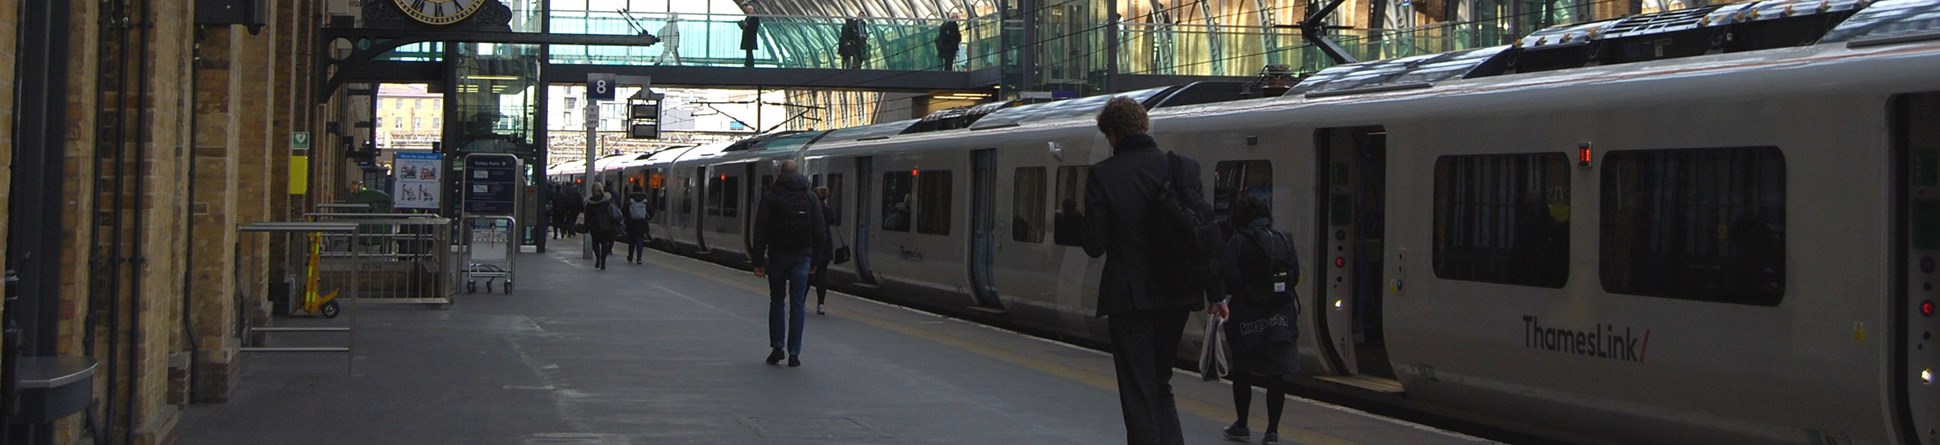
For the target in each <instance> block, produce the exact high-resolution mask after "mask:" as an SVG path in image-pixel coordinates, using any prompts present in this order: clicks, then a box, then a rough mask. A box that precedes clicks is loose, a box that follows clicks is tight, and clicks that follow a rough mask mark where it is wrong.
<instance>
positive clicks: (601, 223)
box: [585, 182, 623, 270]
mask: <svg viewBox="0 0 1940 445" xmlns="http://www.w3.org/2000/svg"><path fill="white" fill-rule="evenodd" d="M614 201H615V200H614V199H613V194H612V193H607V192H606V184H604V183H598V182H595V183H593V194H592V196H587V197H586V210H585V212H586V231H587V232H588V234H590V235H592V236H593V267H594V268H596V269H599V270H606V256H607V255H612V254H613V239H614V238H617V237H619V235H620V229H621V228H622V227H621V224H622V222H621V221H620V219H621V218H622V217H623V215H621V214H620V207H619V205H618V203H616V202H614Z"/></svg>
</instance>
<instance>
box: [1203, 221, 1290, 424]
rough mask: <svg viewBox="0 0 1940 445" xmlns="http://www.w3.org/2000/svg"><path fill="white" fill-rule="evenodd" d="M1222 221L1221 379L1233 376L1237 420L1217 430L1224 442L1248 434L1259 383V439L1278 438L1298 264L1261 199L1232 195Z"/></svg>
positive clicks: (1283, 235) (1288, 241) (1286, 240)
mask: <svg viewBox="0 0 1940 445" xmlns="http://www.w3.org/2000/svg"><path fill="white" fill-rule="evenodd" d="M1230 221H1231V222H1232V224H1233V226H1234V228H1235V230H1234V231H1233V236H1232V237H1231V238H1228V239H1227V241H1226V260H1225V264H1224V266H1223V267H1221V268H1220V269H1221V270H1220V272H1221V274H1222V275H1223V276H1224V278H1225V279H1224V280H1223V281H1224V282H1223V283H1222V286H1223V288H1224V289H1222V291H1223V292H1224V293H1225V294H1226V295H1227V299H1228V300H1229V301H1230V302H1231V303H1230V307H1231V310H1232V313H1231V315H1230V318H1229V319H1228V320H1226V325H1225V327H1226V331H1225V334H1226V339H1227V344H1228V345H1231V347H1232V351H1233V363H1232V368H1231V369H1232V371H1231V373H1230V374H1229V375H1228V376H1227V377H1228V378H1230V379H1232V381H1233V410H1234V411H1235V412H1236V413H1237V414H1238V416H1239V420H1237V421H1234V422H1233V425H1232V426H1229V427H1227V428H1226V430H1225V431H1223V432H1222V433H1223V434H1224V435H1225V436H1226V438H1227V439H1232V440H1241V441H1244V440H1247V439H1249V438H1251V437H1252V435H1253V433H1252V431H1250V430H1248V429H1247V427H1246V419H1247V418H1248V417H1249V415H1248V411H1249V410H1250V408H1252V405H1253V387H1255V386H1260V387H1264V388H1266V415H1267V423H1266V436H1265V437H1263V438H1262V439H1263V440H1262V441H1261V443H1266V444H1275V443H1279V442H1280V433H1279V426H1280V412H1281V410H1282V408H1283V407H1285V406H1286V400H1287V397H1286V394H1285V392H1284V391H1283V390H1282V389H1281V387H1282V385H1284V384H1285V381H1286V377H1288V376H1292V375H1294V374H1295V373H1296V372H1298V371H1299V370H1300V354H1299V350H1298V345H1297V343H1295V341H1296V340H1297V339H1299V337H1300V330H1299V325H1298V324H1297V323H1298V320H1299V318H1300V302H1299V301H1298V300H1299V298H1297V296H1296V295H1295V294H1294V291H1293V287H1294V285H1296V284H1298V283H1299V282H1300V263H1299V260H1298V258H1297V255H1295V253H1294V248H1293V238H1292V237H1289V236H1287V234H1285V233H1282V232H1279V231H1275V230H1273V219H1272V214H1271V212H1270V211H1269V209H1268V207H1267V205H1266V203H1265V202H1264V201H1261V200H1260V199H1259V198H1255V197H1253V196H1252V195H1247V194H1243V193H1242V194H1240V196H1239V198H1238V199H1237V200H1235V201H1234V203H1233V210H1232V217H1231V219H1230Z"/></svg>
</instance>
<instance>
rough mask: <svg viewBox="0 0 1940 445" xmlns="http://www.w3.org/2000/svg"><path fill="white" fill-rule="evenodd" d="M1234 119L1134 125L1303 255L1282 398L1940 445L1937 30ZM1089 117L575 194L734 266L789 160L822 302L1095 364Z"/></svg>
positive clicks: (1710, 20)
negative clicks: (901, 308)
mask: <svg viewBox="0 0 1940 445" xmlns="http://www.w3.org/2000/svg"><path fill="white" fill-rule="evenodd" d="M1233 91H1234V90H1233V89H1232V88H1226V87H1219V86H1216V85H1212V84H1191V85H1183V86H1173V87H1165V88H1156V89H1150V90H1142V91H1132V92H1126V93H1121V94H1118V96H1124V97H1130V98H1132V99H1135V100H1138V101H1139V102H1140V103H1142V104H1144V105H1145V106H1146V107H1147V108H1148V109H1149V110H1150V114H1151V119H1152V124H1151V134H1152V136H1153V137H1155V138H1156V139H1157V140H1158V142H1159V145H1160V146H1161V147H1162V148H1164V149H1167V150H1172V151H1175V152H1178V153H1180V154H1184V155H1188V156H1191V157H1194V158H1196V159H1198V160H1199V161H1200V164H1201V168H1202V171H1201V172H1200V173H1201V175H1202V177H1204V178H1208V179H1207V182H1206V185H1207V186H1206V188H1205V191H1206V194H1207V196H1205V198H1206V199H1207V200H1209V202H1211V203H1212V204H1213V205H1214V207H1215V209H1216V210H1217V211H1218V212H1222V214H1223V212H1224V211H1225V209H1226V208H1227V207H1228V206H1230V205H1231V203H1232V202H1233V200H1234V199H1235V198H1236V197H1238V196H1240V195H1241V194H1247V195H1252V196H1256V197H1259V198H1262V199H1264V200H1265V201H1266V202H1268V203H1269V205H1270V206H1271V209H1272V215H1273V226H1274V228H1275V229H1278V230H1281V231H1285V232H1288V233H1289V234H1291V235H1293V236H1294V238H1295V239H1296V240H1297V244H1298V245H1299V249H1300V253H1301V261H1300V264H1301V270H1300V272H1301V273H1300V275H1301V277H1302V279H1301V280H1300V282H1299V283H1298V285H1297V286H1296V289H1297V294H1298V295H1299V296H1300V298H1301V301H1302V303H1303V306H1304V307H1305V308H1306V310H1305V311H1304V312H1303V313H1302V315H1301V317H1300V320H1299V321H1298V324H1299V329H1300V331H1301V332H1302V336H1301V338H1300V343H1301V344H1300V355H1301V360H1302V362H1303V365H1304V366H1303V367H1304V368H1305V369H1306V370H1308V372H1307V375H1304V376H1301V377H1300V378H1298V379H1297V380H1296V381H1295V382H1294V383H1293V384H1295V385H1300V386H1307V387H1315V388H1323V387H1324V388H1328V389H1330V390H1336V391H1357V392H1362V393H1366V394H1370V395H1399V396H1405V399H1406V400H1407V401H1408V403H1409V404H1410V406H1422V407H1433V408H1435V409H1438V410H1443V411H1447V412H1458V413H1463V415H1464V416H1468V417H1469V418H1473V419H1480V421H1482V422H1485V423H1488V424H1491V425H1498V426H1502V427H1504V428H1511V429H1514V430H1515V431H1523V432H1528V433H1529V434H1533V435H1535V436H1536V437H1543V438H1551V439H1555V440H1560V441H1566V442H1578V443H1691V444H1716V443H1785V444H1815V445H1816V444H1925V445H1940V435H1936V429H1940V387H1937V386H1936V384H1935V382H1934V377H1933V375H1932V373H1933V369H1934V368H1936V367H1940V343H1935V341H1934V340H1933V336H1932V332H1933V331H1934V330H1936V328H1940V320H1936V319H1935V318H1934V315H1933V312H1934V300H1935V299H1936V296H1940V291H1936V290H1935V289H1934V288H1933V283H1934V281H1936V278H1940V272H1937V271H1936V270H1935V269H1936V265H1935V261H1936V260H1935V257H1936V256H1940V1H1937V0H1880V1H1870V2H1868V1H1858V0H1826V1H1760V2H1750V3H1734V4H1725V5H1712V6H1704V7H1697V8H1691V9H1686V10H1680V11H1670V12H1663V13H1656V14H1646V15H1638V16H1631V17H1626V18H1622V19H1616V20H1609V21H1601V22H1592V23H1585V24H1577V25H1567V26H1558V27H1553V28H1549V29H1544V30H1542V31H1538V32H1536V33H1533V34H1530V35H1529V36H1526V37H1523V38H1521V39H1520V40H1518V41H1517V42H1516V43H1515V44H1512V45H1506V46H1496V47H1486V48H1474V49H1467V50H1460V51H1454V52H1448V53H1440V54H1429V55H1422V56H1412V57H1405V58H1397V59H1389V60H1381V61H1373V62H1366V63H1357V64H1346V65H1340V66H1335V67H1331V68H1327V69H1324V70H1321V71H1318V72H1316V73H1314V74H1312V75H1310V76H1307V77H1305V78H1303V79H1301V80H1300V81H1299V82H1298V83H1297V84H1294V85H1292V87H1291V89H1289V90H1288V91H1286V92H1285V93H1284V94H1279V95H1277V96H1273V95H1268V96H1270V97H1255V98H1241V97H1239V96H1238V95H1236V94H1232V93H1233ZM1106 99H1107V96H1099V97H1089V98H1078V99H1069V100H1063V101H1057V102H1049V103H1038V104H1030V105H1022V106H1007V105H1005V104H1002V103H997V104H986V105H982V106H979V107H977V108H974V109H968V110H952V111H950V112H948V113H939V114H936V115H931V116H928V117H925V118H922V119H916V120H909V121H899V122H890V123H883V124H876V125H869V126H862V127H855V128H844V129H836V130H828V131H807V132H793V133H776V134H768V135H763V136H758V137H753V138H749V139H746V140H742V141H737V142H733V143H720V144H707V145H698V146H693V147H684V148H677V149H672V150H666V151H661V152H657V153H653V154H649V155H638V156H634V157H632V158H630V159H619V160H616V161H614V162H604V163H601V164H602V165H601V166H600V168H599V169H597V171H596V172H595V173H594V175H595V176H594V177H593V178H591V179H592V180H595V181H603V182H607V183H609V184H611V185H614V186H620V187H639V188H641V189H643V190H648V191H650V192H651V193H652V195H653V196H654V197H655V205H656V206H658V211H657V212H656V214H655V216H654V217H653V220H652V229H651V231H652V236H653V237H654V238H655V240H656V243H657V245H656V247H657V248H660V249H664V250H667V251H670V252H676V253H679V254H682V255H688V256H693V257H696V258H704V259H709V260H712V261H716V262H721V263H723V264H729V265H736V266H740V267H749V266H751V265H749V264H748V263H747V261H748V260H747V255H746V253H747V249H748V245H749V238H748V233H749V232H750V230H752V221H751V220H752V217H753V215H754V211H753V210H754V206H755V205H757V204H758V200H759V199H760V197H761V195H762V192H763V189H764V188H765V187H766V185H767V184H769V183H770V182H771V181H772V180H773V179H772V178H773V175H774V172H775V169H776V163H777V162H778V161H781V160H797V161H799V162H801V163H802V165H803V166H804V171H805V172H806V173H807V174H808V175H809V176H810V178H811V180H812V182H813V183H814V184H816V185H817V186H826V187H828V188H829V189H830V190H831V191H832V192H833V193H832V198H831V206H832V207H833V208H834V209H835V210H836V211H837V213H838V214H839V216H840V218H839V219H840V221H839V222H838V224H836V225H835V226H834V227H833V230H834V232H835V233H836V234H837V240H836V242H837V243H839V244H841V245H844V246H849V247H850V248H851V249H852V250H853V252H854V259H853V260H852V261H850V262H847V263H845V264H837V265H832V266H830V272H831V273H830V280H831V284H832V285H833V286H834V287H836V288H838V289H843V290H846V291H849V292H853V293H857V294H861V295H866V296H869V297H871V298H876V299H881V300H886V301H892V302H897V303H900V304H906V305H909V306H914V307H919V308H924V309H928V310H934V311H938V312H943V313H947V314H954V315H958V316H963V317H966V318H971V319H975V320H979V321H985V322H990V323H994V324H998V325H1001V326H1006V327H1011V328H1015V329H1019V330H1024V331H1027V332H1033V333H1042V334H1044V335H1048V336H1051V337H1054V338H1060V339H1067V340H1071V341H1077V342H1081V343H1084V344H1091V345H1100V344H1104V343H1105V338H1106V330H1105V324H1104V320H1102V319H1100V318H1097V317H1094V316H1093V314H1094V312H1095V309H1096V287H1097V279H1098V274H1099V270H1100V267H1101V265H1102V263H1103V260H1102V259H1097V258H1091V257H1089V256H1086V255H1085V254H1084V252H1083V249H1082V248H1081V247H1080V244H1081V242H1080V241H1079V240H1078V239H1077V238H1081V237H1082V236H1083V233H1082V231H1081V230H1078V229H1076V227H1078V226H1079V222H1080V221H1082V220H1083V218H1084V217H1085V215H1083V214H1082V212H1083V209H1084V201H1083V200H1084V196H1085V193H1084V187H1085V186H1086V185H1085V175H1086V173H1087V169H1088V168H1089V166H1090V165H1092V164H1093V163H1096V162H1098V161H1100V160H1102V159H1104V158H1106V157H1108V156H1110V154H1111V148H1110V147H1109V146H1108V145H1107V144H1106V143H1105V140H1104V138H1103V136H1102V135H1100V134H1099V133H1098V131H1097V129H1096V127H1095V123H1094V121H1093V119H1094V114H1095V113H1096V112H1097V110H1098V109H1099V108H1100V107H1101V106H1102V104H1103V102H1104V101H1105V100H1106ZM578 171H580V170H573V169H555V170H553V171H552V174H553V175H554V176H553V178H552V179H553V180H555V181H561V182H573V183H576V182H578V181H584V180H586V179H588V178H586V177H585V176H584V174H583V173H578ZM959 175H961V176H959ZM1198 318H1199V317H1195V320H1197V319H1198ZM1193 323H1194V324H1195V326H1193V327H1188V328H1187V334H1186V335H1187V341H1186V342H1185V343H1187V345H1186V346H1185V347H1184V348H1182V349H1184V350H1182V351H1180V352H1181V357H1182V358H1185V357H1190V356H1191V354H1193V352H1192V351H1190V349H1192V348H1193V345H1196V344H1197V343H1198V341H1199V339H1198V338H1197V337H1198V335H1197V332H1199V331H1200V329H1198V328H1197V326H1196V325H1197V323H1200V321H1194V322H1193ZM1929 344H1933V345H1935V349H1932V350H1929V349H1926V346H1927V345H1929Z"/></svg>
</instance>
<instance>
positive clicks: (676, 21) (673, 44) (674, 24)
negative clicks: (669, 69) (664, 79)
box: [653, 14, 680, 65]
mask: <svg viewBox="0 0 1940 445" xmlns="http://www.w3.org/2000/svg"><path fill="white" fill-rule="evenodd" d="M657 37H660V57H659V58H656V59H654V61H653V64H654V65H666V64H667V60H668V59H672V60H673V61H674V64H675V65H679V64H680V14H671V15H668V16H667V24H665V25H661V26H660V35H659V36H657Z"/></svg>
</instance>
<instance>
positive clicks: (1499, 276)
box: [1434, 153, 1570, 288]
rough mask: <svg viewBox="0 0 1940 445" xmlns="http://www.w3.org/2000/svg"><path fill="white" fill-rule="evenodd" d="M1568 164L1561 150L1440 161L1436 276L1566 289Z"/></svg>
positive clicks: (1437, 165)
mask: <svg viewBox="0 0 1940 445" xmlns="http://www.w3.org/2000/svg"><path fill="white" fill-rule="evenodd" d="M1569 172H1570V167H1569V159H1568V157H1566V156H1564V155H1563V154H1562V153H1529V154H1500V155H1475V156H1443V157H1441V158H1440V159H1437V160H1435V232H1434V233H1435V244H1434V246H1435V247H1434V255H1435V256H1434V260H1435V276H1437V277H1441V278H1444V279H1450V280H1465V281H1480V282H1485V283H1501V284H1514V285H1520V286H1538V287H1549V288H1561V287H1563V284H1564V283H1566V282H1567V281H1568V279H1569V238H1570V236H1569V234H1570V223H1569V215H1570V197H1569V196H1570V182H1569V180H1570V174H1569Z"/></svg>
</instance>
